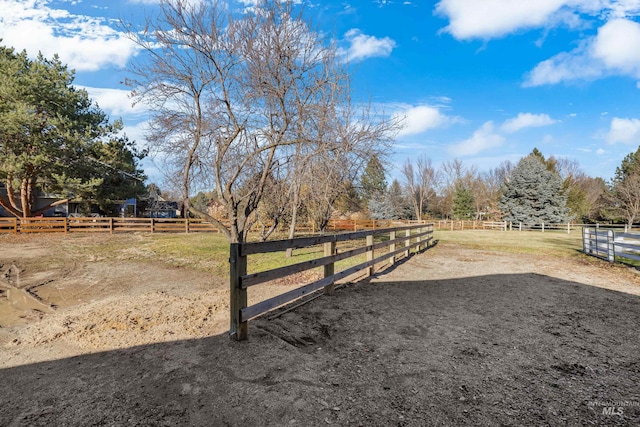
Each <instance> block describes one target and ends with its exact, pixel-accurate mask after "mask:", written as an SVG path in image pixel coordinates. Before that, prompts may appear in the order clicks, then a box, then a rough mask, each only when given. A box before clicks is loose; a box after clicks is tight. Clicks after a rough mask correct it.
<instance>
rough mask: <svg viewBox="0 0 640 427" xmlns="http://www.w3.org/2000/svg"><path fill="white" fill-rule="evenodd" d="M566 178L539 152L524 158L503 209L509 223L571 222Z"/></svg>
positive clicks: (506, 190)
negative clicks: (565, 187)
mask: <svg viewBox="0 0 640 427" xmlns="http://www.w3.org/2000/svg"><path fill="white" fill-rule="evenodd" d="M566 205H567V198H566V196H565V195H564V193H563V191H562V178H560V175H558V173H556V172H553V171H552V170H550V169H549V168H548V167H547V165H546V164H545V162H544V161H543V160H542V159H541V156H539V155H537V154H536V153H535V152H534V153H532V154H530V155H528V156H527V157H524V158H522V159H521V160H520V161H519V162H518V165H517V166H516V167H515V168H514V169H513V171H512V173H511V176H510V179H509V182H507V183H506V185H505V187H504V191H503V193H502V197H501V198H500V203H499V207H500V210H501V211H502V212H503V213H504V219H505V220H506V221H513V222H523V223H529V224H533V223H540V222H548V223H560V222H565V221H567V220H568V219H569V214H568V209H567V206H566Z"/></svg>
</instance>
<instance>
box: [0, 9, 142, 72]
mask: <svg viewBox="0 0 640 427" xmlns="http://www.w3.org/2000/svg"><path fill="white" fill-rule="evenodd" d="M49 3H50V2H48V1H46V0H45V1H36V0H18V1H16V0H0V38H2V39H3V42H2V43H3V44H4V45H7V46H12V47H14V48H16V49H17V50H23V49H26V50H27V52H28V53H29V55H30V56H31V57H35V56H36V55H37V53H38V52H39V51H40V52H42V54H43V55H44V56H45V57H47V58H50V57H52V56H53V55H54V54H56V53H57V54H58V55H59V56H60V60H61V61H62V62H63V63H65V64H67V65H69V67H70V68H73V69H76V70H79V71H96V70H99V69H101V68H104V67H107V66H114V65H115V66H118V67H122V66H124V65H125V64H126V63H127V61H128V59H129V58H130V57H131V56H132V55H135V53H136V47H135V45H134V44H133V42H131V41H130V40H128V39H126V38H125V37H123V35H122V34H121V33H119V32H118V31H116V30H114V29H113V28H111V27H110V26H109V25H108V22H106V21H105V20H104V19H101V18H95V17H90V16H85V15H73V14H71V13H69V12H68V11H66V10H62V9H55V8H54V7H49Z"/></svg>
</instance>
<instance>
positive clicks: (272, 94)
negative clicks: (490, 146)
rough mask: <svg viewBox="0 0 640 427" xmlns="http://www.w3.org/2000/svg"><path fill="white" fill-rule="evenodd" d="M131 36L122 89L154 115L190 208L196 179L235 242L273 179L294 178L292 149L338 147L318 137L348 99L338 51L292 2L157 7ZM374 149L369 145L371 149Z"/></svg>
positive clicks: (178, 2)
mask: <svg viewBox="0 0 640 427" xmlns="http://www.w3.org/2000/svg"><path fill="white" fill-rule="evenodd" d="M160 9H161V13H160V16H159V17H157V18H152V19H149V20H148V22H147V25H146V27H145V28H144V29H143V31H138V29H134V28H129V32H128V34H129V37H130V38H131V39H132V40H134V41H135V42H136V43H138V45H139V46H141V47H142V48H143V51H144V52H145V53H146V55H144V56H143V57H142V58H141V59H140V61H139V62H138V63H137V65H135V66H134V67H133V68H132V69H131V72H132V73H133V76H134V77H133V78H131V79H129V80H128V81H127V82H128V84H129V85H131V86H132V88H133V97H134V99H135V100H136V101H138V102H140V101H142V102H146V103H148V104H149V105H150V107H151V109H152V111H153V113H154V115H153V120H152V126H151V132H150V133H149V138H148V139H149V140H150V141H151V143H152V144H153V145H154V146H155V147H156V150H157V151H158V152H159V153H162V154H163V155H164V156H165V157H166V159H167V162H169V163H172V164H173V165H174V170H180V171H181V176H182V191H183V199H184V200H185V205H186V206H187V207H188V210H189V211H190V212H192V213H195V214H197V215H201V216H205V217H206V214H205V213H203V212H199V211H196V210H195V209H193V208H192V207H189V206H188V197H189V194H190V191H191V187H192V185H193V183H194V182H195V180H199V181H201V182H202V183H203V185H207V184H208V185H209V186H210V188H213V189H214V190H215V192H216V194H217V197H218V200H219V201H220V203H222V204H223V205H224V206H225V208H226V210H227V219H228V221H229V224H228V226H227V225H226V224H223V223H221V222H220V221H218V220H217V219H215V218H208V219H209V220H211V221H212V222H214V223H216V225H217V226H218V227H220V228H221V229H223V230H224V232H225V233H226V234H227V236H228V237H229V239H230V240H231V241H232V242H241V241H244V240H245V238H246V233H247V232H248V230H249V227H250V225H251V221H252V214H253V213H254V212H255V210H256V209H257V208H258V206H259V204H260V201H261V200H262V198H263V196H264V193H265V190H266V188H267V186H268V183H269V181H270V179H271V178H270V177H273V176H276V175H280V176H282V175H283V174H285V175H286V173H284V172H278V170H280V169H281V170H285V169H291V168H292V167H293V166H292V164H291V162H292V161H293V160H295V159H296V156H295V155H294V154H295V152H296V150H297V149H298V147H301V146H308V147H309V148H308V149H305V150H302V151H308V150H310V151H322V150H323V145H325V144H335V143H340V140H332V138H331V137H332V136H333V135H332V134H326V135H323V134H322V133H321V131H322V130H323V129H326V128H327V124H328V123H331V122H335V121H336V120H335V115H336V114H337V113H338V112H339V107H340V106H339V105H338V103H340V102H342V101H343V100H344V99H345V95H344V93H345V91H348V90H349V85H348V78H349V76H348V74H347V73H346V71H345V69H344V67H342V66H341V65H340V63H339V62H338V61H337V60H336V48H335V46H334V45H331V44H327V43H325V41H324V40H323V39H322V38H321V37H320V35H319V34H318V33H317V32H314V31H311V30H310V29H309V27H308V25H307V23H306V22H305V21H304V20H303V19H302V17H301V16H300V15H296V14H295V13H294V10H293V6H292V3H291V2H281V1H277V0H272V1H260V2H259V3H258V5H257V6H256V7H255V8H254V9H253V11H252V12H249V13H245V14H237V13H235V12H234V11H232V10H230V9H229V8H227V7H226V4H218V3H216V2H214V3H213V4H211V3H208V2H192V1H188V0H163V1H161V4H160ZM374 143H375V142H374Z"/></svg>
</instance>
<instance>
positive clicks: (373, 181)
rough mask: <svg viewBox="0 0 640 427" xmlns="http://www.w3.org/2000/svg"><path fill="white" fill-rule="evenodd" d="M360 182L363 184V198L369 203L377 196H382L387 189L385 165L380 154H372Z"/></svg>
mask: <svg viewBox="0 0 640 427" xmlns="http://www.w3.org/2000/svg"><path fill="white" fill-rule="evenodd" d="M360 184H361V185H362V198H363V199H364V201H365V202H367V203H368V202H369V201H370V200H372V199H373V198H374V197H376V196H382V195H383V194H384V192H385V191H386V190H387V179H386V177H385V171H384V166H383V165H382V162H380V159H379V158H378V156H376V155H374V156H372V157H371V159H370V160H369V162H368V163H367V167H366V168H365V170H364V173H363V174H362V177H361V178H360Z"/></svg>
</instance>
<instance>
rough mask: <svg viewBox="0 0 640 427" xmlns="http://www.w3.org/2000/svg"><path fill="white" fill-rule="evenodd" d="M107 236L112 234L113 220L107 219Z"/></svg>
mask: <svg viewBox="0 0 640 427" xmlns="http://www.w3.org/2000/svg"><path fill="white" fill-rule="evenodd" d="M109 234H113V218H109Z"/></svg>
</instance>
